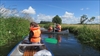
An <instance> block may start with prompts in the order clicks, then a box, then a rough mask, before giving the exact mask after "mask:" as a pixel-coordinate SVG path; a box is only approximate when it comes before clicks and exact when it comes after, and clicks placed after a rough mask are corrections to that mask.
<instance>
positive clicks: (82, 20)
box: [80, 15, 88, 24]
mask: <svg viewBox="0 0 100 56" xmlns="http://www.w3.org/2000/svg"><path fill="white" fill-rule="evenodd" d="M87 19H88V17H87V15H82V16H81V18H80V24H83V23H84V22H85V21H86V20H87Z"/></svg>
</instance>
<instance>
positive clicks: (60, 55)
mask: <svg viewBox="0 0 100 56" xmlns="http://www.w3.org/2000/svg"><path fill="white" fill-rule="evenodd" d="M42 37H43V38H44V39H45V38H55V39H56V40H57V43H56V44H52V43H47V42H45V41H44V42H45V44H46V46H48V48H49V49H50V50H51V51H52V53H53V54H54V56H100V52H99V51H97V50H95V49H93V48H92V47H89V46H86V45H83V44H81V43H80V42H79V41H78V40H77V39H76V38H75V36H74V35H73V34H69V35H68V36H67V35H58V34H42Z"/></svg>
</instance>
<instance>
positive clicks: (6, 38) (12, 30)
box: [0, 17, 30, 56]
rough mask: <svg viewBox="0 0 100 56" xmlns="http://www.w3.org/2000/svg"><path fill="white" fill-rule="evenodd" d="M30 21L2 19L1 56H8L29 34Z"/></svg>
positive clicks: (0, 34) (0, 21)
mask: <svg viewBox="0 0 100 56" xmlns="http://www.w3.org/2000/svg"><path fill="white" fill-rule="evenodd" d="M29 23H30V22H29V21H28V20H27V19H24V18H19V17H10V18H4V17H1V18H0V56H7V54H8V53H9V52H10V50H11V49H12V48H13V47H14V46H15V45H16V44H17V43H18V42H19V41H20V40H22V39H23V38H22V37H24V36H26V35H28V33H29V31H28V30H29V29H28V28H29Z"/></svg>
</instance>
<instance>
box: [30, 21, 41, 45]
mask: <svg viewBox="0 0 100 56" xmlns="http://www.w3.org/2000/svg"><path fill="white" fill-rule="evenodd" d="M40 36H41V30H40V26H39V25H38V24H37V23H36V22H31V23H30V32H29V41H30V42H31V43H40V41H41V37H40Z"/></svg>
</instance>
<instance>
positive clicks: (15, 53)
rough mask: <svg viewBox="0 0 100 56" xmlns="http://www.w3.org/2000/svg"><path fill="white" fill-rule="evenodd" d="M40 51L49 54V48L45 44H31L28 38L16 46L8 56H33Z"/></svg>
mask: <svg viewBox="0 0 100 56" xmlns="http://www.w3.org/2000/svg"><path fill="white" fill-rule="evenodd" d="M41 50H42V51H41ZM33 51H34V52H33ZM38 51H40V52H43V51H46V52H47V51H48V48H47V47H46V46H45V44H44V43H43V42H42V43H39V44H30V43H29V42H28V36H26V38H25V39H24V40H23V41H21V42H20V43H19V44H18V45H16V46H15V47H14V48H13V49H12V51H11V52H10V53H9V54H8V55H7V56H24V55H28V54H29V55H32V56H33V53H38ZM48 52H49V54H50V53H51V52H50V51H48ZM36 55H37V54H36ZM47 56H48V55H47ZM50 56H51V55H50Z"/></svg>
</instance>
